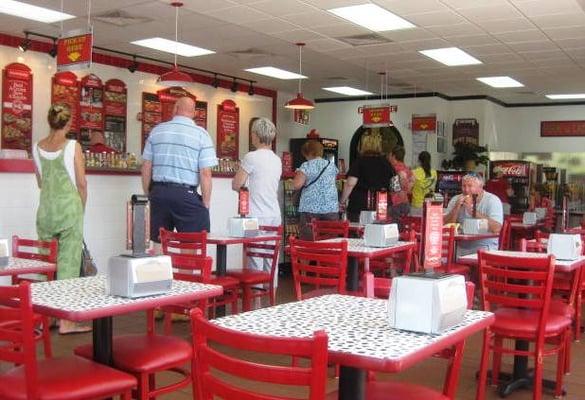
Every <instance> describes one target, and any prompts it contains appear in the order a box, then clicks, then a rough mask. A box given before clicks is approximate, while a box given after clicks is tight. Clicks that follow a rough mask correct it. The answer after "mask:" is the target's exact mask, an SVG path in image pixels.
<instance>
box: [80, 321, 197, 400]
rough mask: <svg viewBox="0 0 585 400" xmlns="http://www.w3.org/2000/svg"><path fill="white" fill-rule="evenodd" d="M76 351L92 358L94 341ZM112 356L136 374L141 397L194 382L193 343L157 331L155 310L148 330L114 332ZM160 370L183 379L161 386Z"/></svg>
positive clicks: (121, 367)
mask: <svg viewBox="0 0 585 400" xmlns="http://www.w3.org/2000/svg"><path fill="white" fill-rule="evenodd" d="M73 352H74V353H75V354H76V355H78V356H80V357H83V358H86V359H88V360H91V359H92V358H93V345H92V344H86V345H82V346H78V347H76V348H75V349H74V350H73ZM112 356H113V360H114V368H116V369H118V370H120V371H124V372H126V373H129V374H131V375H133V376H135V377H136V380H137V381H138V388H137V391H136V393H135V395H134V396H133V397H134V398H137V399H139V400H149V399H153V398H155V397H157V396H161V395H163V394H166V393H170V392H174V391H177V390H180V389H182V388H184V387H187V386H189V384H191V382H192V375H191V372H190V371H189V370H188V369H186V368H185V365H186V364H188V363H190V362H191V361H192V359H193V348H192V346H191V344H190V343H189V342H187V341H185V340H183V339H181V338H178V337H175V336H168V335H157V334H156V331H155V322H154V310H148V311H147V312H146V334H135V335H123V336H114V340H113V343H112ZM159 373H172V374H176V375H178V376H179V380H175V381H173V382H172V383H169V384H166V385H164V386H159V387H157V385H156V374H159ZM165 381H168V379H165ZM72 382H74V381H72Z"/></svg>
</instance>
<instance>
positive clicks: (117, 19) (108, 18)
mask: <svg viewBox="0 0 585 400" xmlns="http://www.w3.org/2000/svg"><path fill="white" fill-rule="evenodd" d="M92 19H94V20H97V21H100V22H104V23H106V24H110V25H116V26H130V25H136V24H142V23H145V22H150V21H152V18H147V17H137V16H134V15H130V14H128V13H127V12H125V11H122V10H116V11H108V12H105V13H103V14H98V15H96V16H95V17H92Z"/></svg>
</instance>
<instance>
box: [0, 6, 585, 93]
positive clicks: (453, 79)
mask: <svg viewBox="0 0 585 400" xmlns="http://www.w3.org/2000/svg"><path fill="white" fill-rule="evenodd" d="M23 1H25V2H27V3H31V4H34V5H38V6H45V7H49V8H52V9H55V10H60V7H61V0H23ZM367 2H370V3H375V4H377V5H379V6H381V7H384V8H385V9H387V10H389V11H391V12H393V13H395V14H397V15H399V16H401V17H402V18H405V19H406V20H408V21H410V22H412V23H413V24H415V25H416V26H417V27H416V28H414V29H407V30H400V31H389V32H381V33H378V34H379V35H381V36H382V37H384V38H386V39H390V40H391V42H389V43H383V44H377V45H371V46H352V45H350V44H348V43H346V42H343V41H342V40H340V39H339V38H341V37H344V36H352V35H365V34H371V33H372V32H371V31H369V30H367V29H365V28H362V27H360V26H357V25H353V24H352V23H350V22H348V21H345V20H343V19H341V18H338V17H336V16H334V15H332V14H330V13H328V12H327V11H326V10H327V9H329V8H334V7H342V6H348V5H355V4H363V3H367ZM63 3H64V11H65V12H67V13H70V14H74V15H76V16H77V17H78V18H76V19H74V20H70V21H65V22H64V23H63V27H64V29H65V30H69V29H74V28H78V27H83V26H85V25H86V24H87V0H63ZM91 3H92V16H93V17H97V16H99V15H102V14H107V13H111V12H114V11H121V12H123V13H124V15H125V18H128V16H131V17H136V18H137V20H136V24H130V25H127V26H123V27H120V26H117V25H114V24H109V23H105V22H100V21H99V20H94V21H93V24H94V32H95V44H96V45H97V46H101V47H107V48H111V49H115V50H120V51H125V52H129V53H132V54H137V55H145V56H149V57H157V58H159V59H161V60H166V61H172V55H168V54H164V53H160V52H156V51H152V50H148V49H142V48H140V47H138V46H135V45H132V44H130V42H131V41H133V40H138V39H144V38H147V37H152V36H153V35H155V36H160V37H163V38H168V39H174V15H175V13H174V9H173V8H172V7H171V6H170V5H169V1H168V0H93V1H92V2H91ZM184 3H185V5H184V7H183V8H182V9H181V10H180V17H179V24H180V28H179V30H180V32H179V39H180V41H183V42H186V43H189V44H192V45H195V46H199V47H204V48H207V49H211V50H214V51H215V52H216V54H211V55H206V56H202V57H194V58H183V57H180V58H179V63H181V64H185V65H190V66H193V67H198V68H204V69H210V70H214V71H218V72H223V73H227V74H233V75H237V76H241V77H243V78H248V79H253V80H256V81H258V85H260V86H263V87H268V88H272V89H276V90H284V91H288V92H295V91H296V82H294V81H280V80H277V79H271V78H266V77H262V76H259V75H255V74H251V73H248V72H245V71H244V69H247V68H253V67H260V66H268V65H271V66H275V67H279V68H283V69H287V70H290V71H295V72H296V71H298V50H297V48H296V46H295V45H294V43H296V42H299V41H302V42H306V44H307V45H306V47H305V49H304V50H303V74H304V75H307V76H308V77H309V79H307V80H304V81H303V91H304V93H305V96H307V97H311V98H327V97H338V96H339V95H336V94H333V93H328V92H326V91H323V90H322V89H321V88H322V87H326V86H353V87H356V88H359V89H364V90H369V91H372V92H376V93H379V92H380V78H379V76H378V73H379V72H384V71H385V72H387V74H388V76H389V82H390V86H389V87H388V89H387V90H388V92H389V93H396V94H400V93H413V92H428V91H436V92H441V93H443V94H446V95H449V96H464V95H489V96H493V97H495V98H498V99H500V100H502V101H505V102H509V103H525V102H552V101H551V100H548V99H547V98H546V97H545V94H549V93H584V92H585V0H373V1H367V0H185V1H184ZM144 18H147V20H146V21H145V20H144ZM125 20H126V19H125ZM24 30H31V31H35V32H39V33H43V34H47V35H53V36H56V35H58V34H59V32H60V26H59V24H58V23H57V24H53V25H46V24H42V23H37V22H33V21H29V20H25V19H20V18H16V17H11V16H7V15H0V31H1V32H3V33H8V34H12V35H18V36H22V32H23V31H24ZM452 46H455V47H459V48H461V49H463V50H465V51H466V52H468V53H469V54H471V55H472V56H474V57H476V58H478V59H480V60H481V61H483V64H481V65H470V66H462V67H447V66H444V65H442V64H439V63H437V62H436V61H433V60H431V59H429V58H427V57H425V56H423V55H422V54H420V53H418V51H419V50H426V49H431V48H438V47H452ZM503 75H506V76H510V77H512V78H514V79H516V80H518V81H520V82H522V83H523V84H524V85H525V87H522V88H511V89H493V88H490V87H487V86H486V85H484V84H482V83H481V82H478V81H477V80H476V78H477V77H485V76H503ZM333 78H335V79H333Z"/></svg>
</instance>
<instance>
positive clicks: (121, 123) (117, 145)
mask: <svg viewBox="0 0 585 400" xmlns="http://www.w3.org/2000/svg"><path fill="white" fill-rule="evenodd" d="M127 104H128V103H127V89H126V84H125V83H124V82H122V81H121V80H119V79H110V80H109V81H106V83H105V84H104V113H105V126H104V128H105V129H104V130H105V132H104V135H105V139H106V144H107V145H108V146H110V147H112V148H114V149H116V150H117V151H118V152H120V153H125V152H126V109H127Z"/></svg>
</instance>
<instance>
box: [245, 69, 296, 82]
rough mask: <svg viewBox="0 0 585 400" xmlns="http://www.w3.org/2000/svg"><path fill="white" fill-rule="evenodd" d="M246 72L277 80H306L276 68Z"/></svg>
mask: <svg viewBox="0 0 585 400" xmlns="http://www.w3.org/2000/svg"><path fill="white" fill-rule="evenodd" d="M246 71H248V72H252V73H254V74H259V75H264V76H269V77H271V78H276V79H306V78H307V77H306V76H305V75H299V74H296V73H294V72H290V71H286V70H284V69H280V68H276V67H258V68H248V69H247V70H246Z"/></svg>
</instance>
